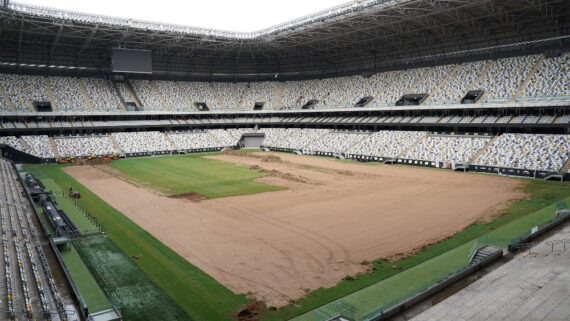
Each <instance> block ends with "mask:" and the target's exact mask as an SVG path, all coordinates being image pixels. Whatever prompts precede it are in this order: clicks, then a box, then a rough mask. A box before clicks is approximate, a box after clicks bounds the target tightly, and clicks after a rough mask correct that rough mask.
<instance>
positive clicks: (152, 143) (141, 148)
mask: <svg viewBox="0 0 570 321" xmlns="http://www.w3.org/2000/svg"><path fill="white" fill-rule="evenodd" d="M112 136H113V138H115V141H116V142H117V144H118V145H119V147H120V148H121V150H122V151H123V152H125V153H140V152H158V151H169V150H174V146H171V145H170V143H169V142H168V141H167V140H166V137H165V136H164V134H162V133H161V132H157V131H149V132H134V133H113V134H112Z"/></svg>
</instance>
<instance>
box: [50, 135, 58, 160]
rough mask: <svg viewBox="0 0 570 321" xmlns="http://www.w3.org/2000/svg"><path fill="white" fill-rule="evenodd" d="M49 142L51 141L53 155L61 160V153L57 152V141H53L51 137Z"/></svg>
mask: <svg viewBox="0 0 570 321" xmlns="http://www.w3.org/2000/svg"><path fill="white" fill-rule="evenodd" d="M48 141H49V145H50V147H51V149H52V150H53V155H54V156H55V157H56V158H59V157H60V156H59V151H58V150H57V145H56V144H55V140H54V139H53V137H49V138H48Z"/></svg>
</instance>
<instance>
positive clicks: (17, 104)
mask: <svg viewBox="0 0 570 321" xmlns="http://www.w3.org/2000/svg"><path fill="white" fill-rule="evenodd" d="M0 84H2V85H4V91H5V92H6V95H7V96H8V99H10V101H11V102H12V105H13V106H14V108H15V109H16V111H32V110H34V108H33V102H34V101H48V100H49V99H48V90H47V87H46V83H45V77H40V76H28V75H15V74H0Z"/></svg>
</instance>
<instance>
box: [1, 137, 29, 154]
mask: <svg viewBox="0 0 570 321" xmlns="http://www.w3.org/2000/svg"><path fill="white" fill-rule="evenodd" d="M0 144H6V145H8V146H11V147H13V148H15V149H17V150H20V151H23V152H29V151H28V150H27V149H25V148H24V146H23V145H22V144H20V141H19V140H18V138H17V137H15V136H0Z"/></svg>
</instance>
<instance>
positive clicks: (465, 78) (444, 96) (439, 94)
mask: <svg viewBox="0 0 570 321" xmlns="http://www.w3.org/2000/svg"><path fill="white" fill-rule="evenodd" d="M488 64H489V61H475V62H466V63H463V64H460V65H459V66H457V69H456V70H455V73H454V74H453V75H450V77H448V78H447V80H446V81H445V82H444V83H443V84H442V85H441V86H440V87H439V88H438V89H437V90H435V91H434V92H433V94H432V96H431V99H430V100H429V101H428V102H427V104H430V105H433V104H457V103H459V102H460V100H461V98H463V97H464V96H465V94H466V92H467V90H468V88H469V85H470V84H472V83H473V82H475V80H477V77H479V75H480V73H481V72H482V70H483V69H484V68H485V67H486V66H487V65H488Z"/></svg>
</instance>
